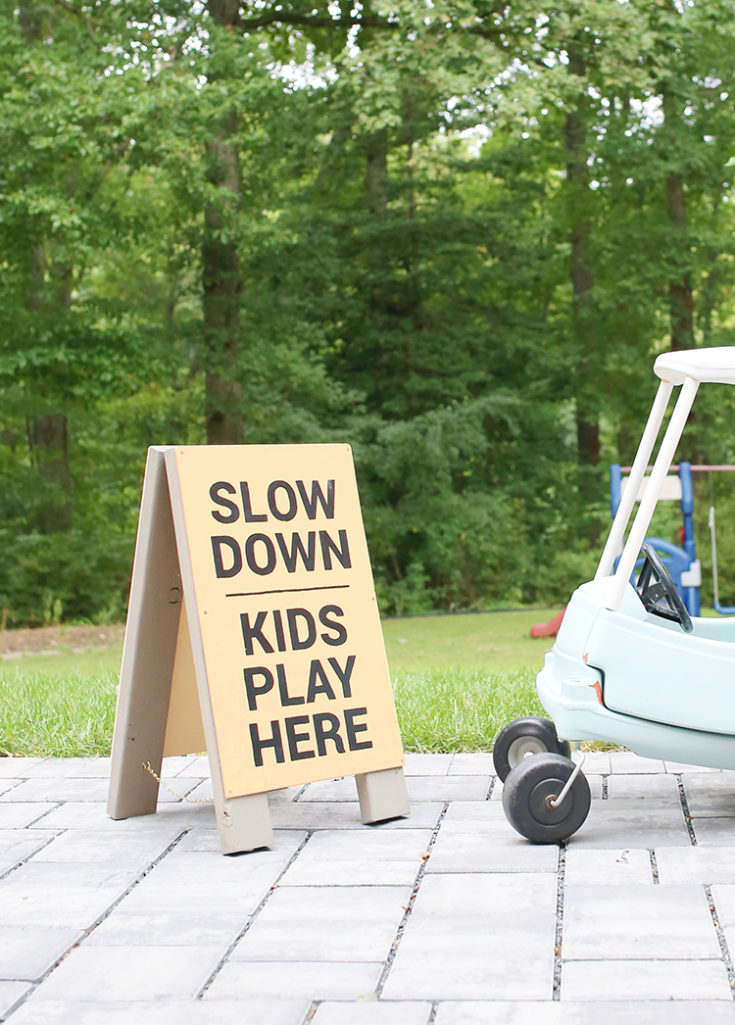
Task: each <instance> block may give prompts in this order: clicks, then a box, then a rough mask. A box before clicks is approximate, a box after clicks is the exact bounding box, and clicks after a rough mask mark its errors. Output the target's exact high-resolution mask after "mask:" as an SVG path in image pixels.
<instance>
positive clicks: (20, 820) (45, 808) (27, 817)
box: [0, 791, 59, 830]
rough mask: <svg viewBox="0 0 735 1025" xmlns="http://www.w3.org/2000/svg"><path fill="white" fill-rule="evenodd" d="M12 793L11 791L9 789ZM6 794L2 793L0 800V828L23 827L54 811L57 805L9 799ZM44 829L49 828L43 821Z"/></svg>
mask: <svg viewBox="0 0 735 1025" xmlns="http://www.w3.org/2000/svg"><path fill="white" fill-rule="evenodd" d="M11 793H12V791H11ZM7 798H8V795H7V794H3V795H2V800H0V830H2V829H24V828H25V827H26V826H31V825H33V824H34V823H37V822H38V821H39V819H41V817H43V818H44V820H45V818H46V813H47V812H50V811H55V810H56V809H57V808H58V807H59V805H57V804H51V803H48V804H42V803H40V802H38V803H37V802H35V801H9V800H7ZM42 828H44V829H50V828H52V827H50V826H48V825H47V824H46V823H45V821H44V825H43V827H42Z"/></svg>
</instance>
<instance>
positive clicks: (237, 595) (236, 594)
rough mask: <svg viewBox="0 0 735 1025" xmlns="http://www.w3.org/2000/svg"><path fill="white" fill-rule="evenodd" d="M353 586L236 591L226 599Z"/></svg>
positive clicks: (339, 587)
mask: <svg viewBox="0 0 735 1025" xmlns="http://www.w3.org/2000/svg"><path fill="white" fill-rule="evenodd" d="M351 586H352V585H351V584H325V585H324V587H283V588H281V589H280V590H277V591H236V592H233V593H232V594H226V595H225V598H256V597H258V596H259V595H261V594H297V593H298V592H300V591H343V590H345V588H349V587H351Z"/></svg>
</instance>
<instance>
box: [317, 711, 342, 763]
mask: <svg viewBox="0 0 735 1025" xmlns="http://www.w3.org/2000/svg"><path fill="white" fill-rule="evenodd" d="M339 727H340V722H339V719H338V718H337V716H336V715H332V713H331V712H318V713H317V714H316V715H315V716H314V740H315V741H316V750H317V754H318V755H319V757H320V758H323V757H324V755H326V753H327V741H328V740H331V741H332V743H333V744H334V749H335V752H336V753H337V754H338V755H343V754H344V753H345V745H344V741H343V740H342V738H341V737H340V735H339Z"/></svg>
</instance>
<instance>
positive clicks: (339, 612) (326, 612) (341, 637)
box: [319, 605, 347, 648]
mask: <svg viewBox="0 0 735 1025" xmlns="http://www.w3.org/2000/svg"><path fill="white" fill-rule="evenodd" d="M330 613H331V615H332V616H344V610H343V609H341V608H340V607H339V605H325V606H324V607H323V608H321V609H319V622H320V623H321V624H322V626H326V627H327V629H330V628H331V629H332V630H334V632H335V636H334V637H332V636H331V635H330V634H326V633H324V634H319V636H320V638H321V639H322V640H323V641H324V643H325V644H329V645H330V646H331V647H334V648H336V647H338V646H339V645H340V644H344V642H345V641H346V640H347V630H346V629H345V628H344V626H343V625H342V623H335V621H334V619H330V618H329V616H330Z"/></svg>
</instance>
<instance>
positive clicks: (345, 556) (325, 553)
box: [319, 530, 352, 569]
mask: <svg viewBox="0 0 735 1025" xmlns="http://www.w3.org/2000/svg"><path fill="white" fill-rule="evenodd" d="M337 536H338V537H339V545H337V544H336V542H335V541H334V539H333V538H331V537H330V536H329V534H328V533H327V532H326V530H320V531H319V543H320V544H321V546H322V562H323V563H324V568H325V569H331V568H332V553H334V554H335V555H336V556H337V561H338V562H339V564H340V566H343V567H344V568H345V569H349V568H350V567H351V566H352V560H351V559H350V546H349V544H348V543H347V531H346V530H340V532H339V534H338V535H337Z"/></svg>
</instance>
